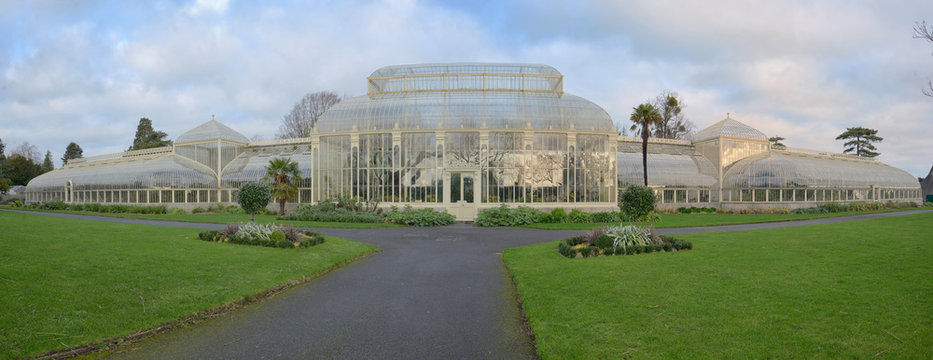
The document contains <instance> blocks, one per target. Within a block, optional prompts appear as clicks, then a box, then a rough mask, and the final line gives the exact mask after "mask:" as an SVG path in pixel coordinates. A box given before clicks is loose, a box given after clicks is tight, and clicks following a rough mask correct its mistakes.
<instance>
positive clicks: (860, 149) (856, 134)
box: [836, 126, 884, 158]
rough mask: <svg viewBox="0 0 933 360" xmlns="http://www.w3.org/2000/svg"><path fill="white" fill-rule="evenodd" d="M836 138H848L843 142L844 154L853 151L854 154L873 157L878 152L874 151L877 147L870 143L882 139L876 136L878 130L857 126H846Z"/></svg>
mask: <svg viewBox="0 0 933 360" xmlns="http://www.w3.org/2000/svg"><path fill="white" fill-rule="evenodd" d="M836 140H849V141H846V143H845V151H843V153H845V154H848V153H850V152H855V155H856V156H863V157H870V158H873V157H875V156H878V155H879V153H878V152H876V151H875V150H877V149H875V146H874V145H872V143H873V142H881V141H882V140H884V139H883V138H881V137H880V136H878V130H875V129H868V128H863V127H861V126H858V127H851V128H846V131H844V132H843V133H842V134H839V136H837V137H836Z"/></svg>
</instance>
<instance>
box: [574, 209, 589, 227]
mask: <svg viewBox="0 0 933 360" xmlns="http://www.w3.org/2000/svg"><path fill="white" fill-rule="evenodd" d="M590 217H591V216H590V213H588V212H584V211H580V210H577V209H573V210H570V215H569V219H570V222H572V223H574V224H586V223H588V222H590Z"/></svg>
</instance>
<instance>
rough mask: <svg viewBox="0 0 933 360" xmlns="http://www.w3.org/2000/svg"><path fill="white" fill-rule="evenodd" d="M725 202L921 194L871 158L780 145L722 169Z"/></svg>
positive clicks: (893, 197)
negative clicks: (783, 148)
mask: <svg viewBox="0 0 933 360" xmlns="http://www.w3.org/2000/svg"><path fill="white" fill-rule="evenodd" d="M723 178H724V180H723V199H722V201H724V202H827V201H871V200H903V199H918V198H920V192H919V187H918V183H917V181H916V179H915V178H914V177H913V176H911V175H910V174H908V173H907V172H904V171H903V170H900V169H896V168H893V167H891V166H888V165H885V164H883V163H880V162H877V161H873V160H862V159H851V158H844V157H836V158H833V157H828V156H811V155H806V154H797V153H791V152H784V151H771V152H768V153H764V154H759V155H755V156H752V157H749V158H746V159H743V160H740V161H739V162H737V163H735V164H734V165H732V166H731V167H729V168H728V169H727V170H726V172H725V174H724V175H723Z"/></svg>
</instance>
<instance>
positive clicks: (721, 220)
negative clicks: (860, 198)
mask: <svg viewBox="0 0 933 360" xmlns="http://www.w3.org/2000/svg"><path fill="white" fill-rule="evenodd" d="M911 209H917V208H904V209H883V210H872V211H846V212H838V213H826V214H720V213H712V214H659V215H658V216H659V217H660V218H661V221H658V222H654V223H652V225H654V226H655V227H656V228H678V227H695V226H715V225H736V224H757V223H766V222H778V221H794V220H809V219H820V218H830V217H839V216H849V215H860V214H873V213H883V212H892V211H902V210H911ZM615 225H619V224H618V223H582V224H572V223H560V224H530V225H524V226H522V227H524V228H529V229H542V230H590V229H595V228H600V227H606V226H615Z"/></svg>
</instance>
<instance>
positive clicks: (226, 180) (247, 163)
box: [220, 152, 311, 189]
mask: <svg viewBox="0 0 933 360" xmlns="http://www.w3.org/2000/svg"><path fill="white" fill-rule="evenodd" d="M275 158H287V159H289V160H291V161H294V162H297V163H298V169H299V170H300V171H301V179H302V181H301V183H300V184H299V185H298V187H310V186H311V185H310V184H311V154H309V153H297V154H296V153H288V152H280V153H261V154H252V153H250V152H246V153H243V154H241V155H240V156H239V157H237V158H236V159H234V160H233V161H231V162H230V164H229V165H227V167H226V168H224V170H223V176H222V177H221V178H220V186H221V187H222V188H234V189H236V188H239V187H240V185H242V184H243V183H245V182H249V181H261V180H262V178H263V176H266V166H267V165H269V161H270V160H272V159H275Z"/></svg>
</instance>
